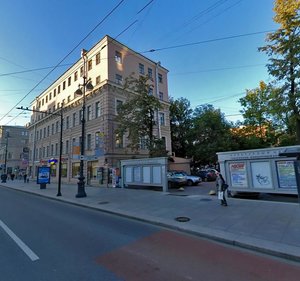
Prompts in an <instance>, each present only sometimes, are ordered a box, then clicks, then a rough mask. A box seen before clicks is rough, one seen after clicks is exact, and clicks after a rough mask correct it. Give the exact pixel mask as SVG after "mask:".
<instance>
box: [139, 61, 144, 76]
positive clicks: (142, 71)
mask: <svg viewBox="0 0 300 281" xmlns="http://www.w3.org/2000/svg"><path fill="white" fill-rule="evenodd" d="M139 73H140V74H145V67H144V65H143V64H142V63H139Z"/></svg>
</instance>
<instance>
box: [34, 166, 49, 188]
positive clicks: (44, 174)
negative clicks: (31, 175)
mask: <svg viewBox="0 0 300 281" xmlns="http://www.w3.org/2000/svg"><path fill="white" fill-rule="evenodd" d="M46 183H50V167H38V174H37V184H46Z"/></svg>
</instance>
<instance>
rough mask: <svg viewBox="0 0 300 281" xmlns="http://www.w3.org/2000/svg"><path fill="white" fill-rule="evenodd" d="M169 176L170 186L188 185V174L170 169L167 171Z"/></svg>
mask: <svg viewBox="0 0 300 281" xmlns="http://www.w3.org/2000/svg"><path fill="white" fill-rule="evenodd" d="M167 178H168V187H169V188H172V187H181V186H185V185H187V178H186V176H185V175H184V174H183V173H181V172H177V171H169V172H167Z"/></svg>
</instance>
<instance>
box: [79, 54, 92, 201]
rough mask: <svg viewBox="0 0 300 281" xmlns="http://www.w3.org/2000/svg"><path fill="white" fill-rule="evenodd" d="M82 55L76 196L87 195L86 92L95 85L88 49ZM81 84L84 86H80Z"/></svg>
mask: <svg viewBox="0 0 300 281" xmlns="http://www.w3.org/2000/svg"><path fill="white" fill-rule="evenodd" d="M81 57H82V59H83V84H82V85H79V88H78V89H77V90H76V92H75V95H82V111H81V142H80V170H79V177H78V183H77V185H78V190H77V194H76V197H77V198H80V197H86V193H85V181H84V179H85V177H84V174H83V169H84V148H85V141H84V140H85V92H86V90H93V85H92V83H91V82H90V80H89V79H87V69H86V66H87V65H86V64H87V51H86V50H84V49H82V50H81ZM80 86H81V87H82V88H80Z"/></svg>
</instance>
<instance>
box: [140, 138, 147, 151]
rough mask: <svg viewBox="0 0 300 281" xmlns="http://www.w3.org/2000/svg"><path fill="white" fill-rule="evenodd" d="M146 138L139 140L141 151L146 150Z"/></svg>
mask: <svg viewBox="0 0 300 281" xmlns="http://www.w3.org/2000/svg"><path fill="white" fill-rule="evenodd" d="M147 139H148V138H147V137H141V138H140V148H141V149H147Z"/></svg>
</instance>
